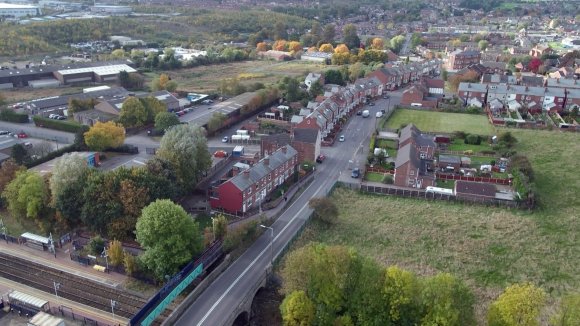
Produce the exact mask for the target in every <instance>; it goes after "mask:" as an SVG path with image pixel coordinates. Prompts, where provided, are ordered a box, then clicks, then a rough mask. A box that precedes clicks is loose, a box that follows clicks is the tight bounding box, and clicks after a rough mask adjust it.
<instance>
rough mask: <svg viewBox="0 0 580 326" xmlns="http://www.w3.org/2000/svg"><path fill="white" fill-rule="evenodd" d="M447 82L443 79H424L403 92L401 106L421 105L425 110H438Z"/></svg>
mask: <svg viewBox="0 0 580 326" xmlns="http://www.w3.org/2000/svg"><path fill="white" fill-rule="evenodd" d="M444 87H445V82H444V81H443V80H441V79H431V78H423V79H422V80H421V81H420V82H419V83H417V84H415V85H413V86H412V87H411V88H409V89H406V90H405V91H404V92H403V96H402V98H401V105H407V106H412V105H413V104H415V103H417V104H421V107H424V108H436V107H437V105H438V104H439V101H440V100H441V99H442V98H443V93H444Z"/></svg>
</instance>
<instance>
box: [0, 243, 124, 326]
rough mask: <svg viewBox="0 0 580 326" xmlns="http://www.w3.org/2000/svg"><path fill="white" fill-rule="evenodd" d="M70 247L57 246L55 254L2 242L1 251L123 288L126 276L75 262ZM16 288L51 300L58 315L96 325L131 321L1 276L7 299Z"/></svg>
mask: <svg viewBox="0 0 580 326" xmlns="http://www.w3.org/2000/svg"><path fill="white" fill-rule="evenodd" d="M70 246H71V245H70V244H68V245H67V246H64V247H63V248H57V249H56V255H55V254H53V253H51V252H48V251H40V250H37V249H34V248H31V247H28V246H26V245H24V244H17V243H11V242H8V243H6V242H5V241H0V251H2V253H4V254H7V255H12V256H15V257H20V258H24V259H27V260H30V261H33V262H36V263H38V264H41V265H44V266H48V267H53V268H55V269H58V270H62V271H64V272H67V273H70V274H74V275H77V276H79V277H83V278H86V279H90V280H92V281H95V282H99V283H102V284H105V285H107V286H110V287H119V286H121V285H122V284H123V283H124V282H125V281H126V280H127V277H126V276H125V275H122V274H118V273H114V272H111V273H103V272H99V271H96V270H94V269H93V268H92V267H91V266H84V265H81V264H79V263H77V262H75V261H72V260H71V259H70V256H69V253H70V250H71V248H70ZM13 290H16V291H19V292H23V293H26V294H29V295H32V296H34V297H37V298H40V299H43V300H46V301H48V302H49V303H50V307H51V313H52V314H53V315H54V316H57V317H61V318H63V317H68V318H71V317H73V316H74V319H75V320H81V321H84V323H92V324H93V325H100V326H106V325H109V326H112V325H127V324H128V319H126V318H123V317H119V316H116V315H113V313H112V312H105V311H102V310H99V309H96V308H93V307H90V306H87V305H84V304H81V303H77V302H74V301H71V300H68V299H65V298H62V297H57V296H56V295H55V293H47V292H44V291H41V290H38V289H35V288H32V287H29V286H26V285H22V284H20V283H17V282H14V281H11V280H8V279H5V278H0V297H1V298H2V299H3V300H4V301H7V300H8V294H9V293H10V292H11V291H13ZM59 308H61V309H62V311H63V312H64V316H63V313H61V312H60V311H59ZM0 324H1V323H0Z"/></svg>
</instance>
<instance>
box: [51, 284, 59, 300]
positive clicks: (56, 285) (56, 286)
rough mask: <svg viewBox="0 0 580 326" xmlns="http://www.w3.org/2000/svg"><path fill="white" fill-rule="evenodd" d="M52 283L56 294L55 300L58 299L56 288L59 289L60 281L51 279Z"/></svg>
mask: <svg viewBox="0 0 580 326" xmlns="http://www.w3.org/2000/svg"><path fill="white" fill-rule="evenodd" d="M52 285H54V295H56V301H58V289H60V283H58V282H56V281H52Z"/></svg>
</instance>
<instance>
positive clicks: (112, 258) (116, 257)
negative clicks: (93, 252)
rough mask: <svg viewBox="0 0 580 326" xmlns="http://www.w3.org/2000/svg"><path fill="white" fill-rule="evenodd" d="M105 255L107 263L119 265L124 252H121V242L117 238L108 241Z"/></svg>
mask: <svg viewBox="0 0 580 326" xmlns="http://www.w3.org/2000/svg"><path fill="white" fill-rule="evenodd" d="M107 255H108V259H109V264H111V265H113V266H119V265H121V264H122V263H123V260H124V258H125V257H124V256H125V253H124V252H123V244H122V243H121V241H119V240H113V241H110V242H109V248H108V249H107Z"/></svg>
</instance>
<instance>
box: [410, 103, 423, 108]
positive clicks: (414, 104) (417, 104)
mask: <svg viewBox="0 0 580 326" xmlns="http://www.w3.org/2000/svg"><path fill="white" fill-rule="evenodd" d="M411 106H416V107H421V106H423V104H421V103H411Z"/></svg>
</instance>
